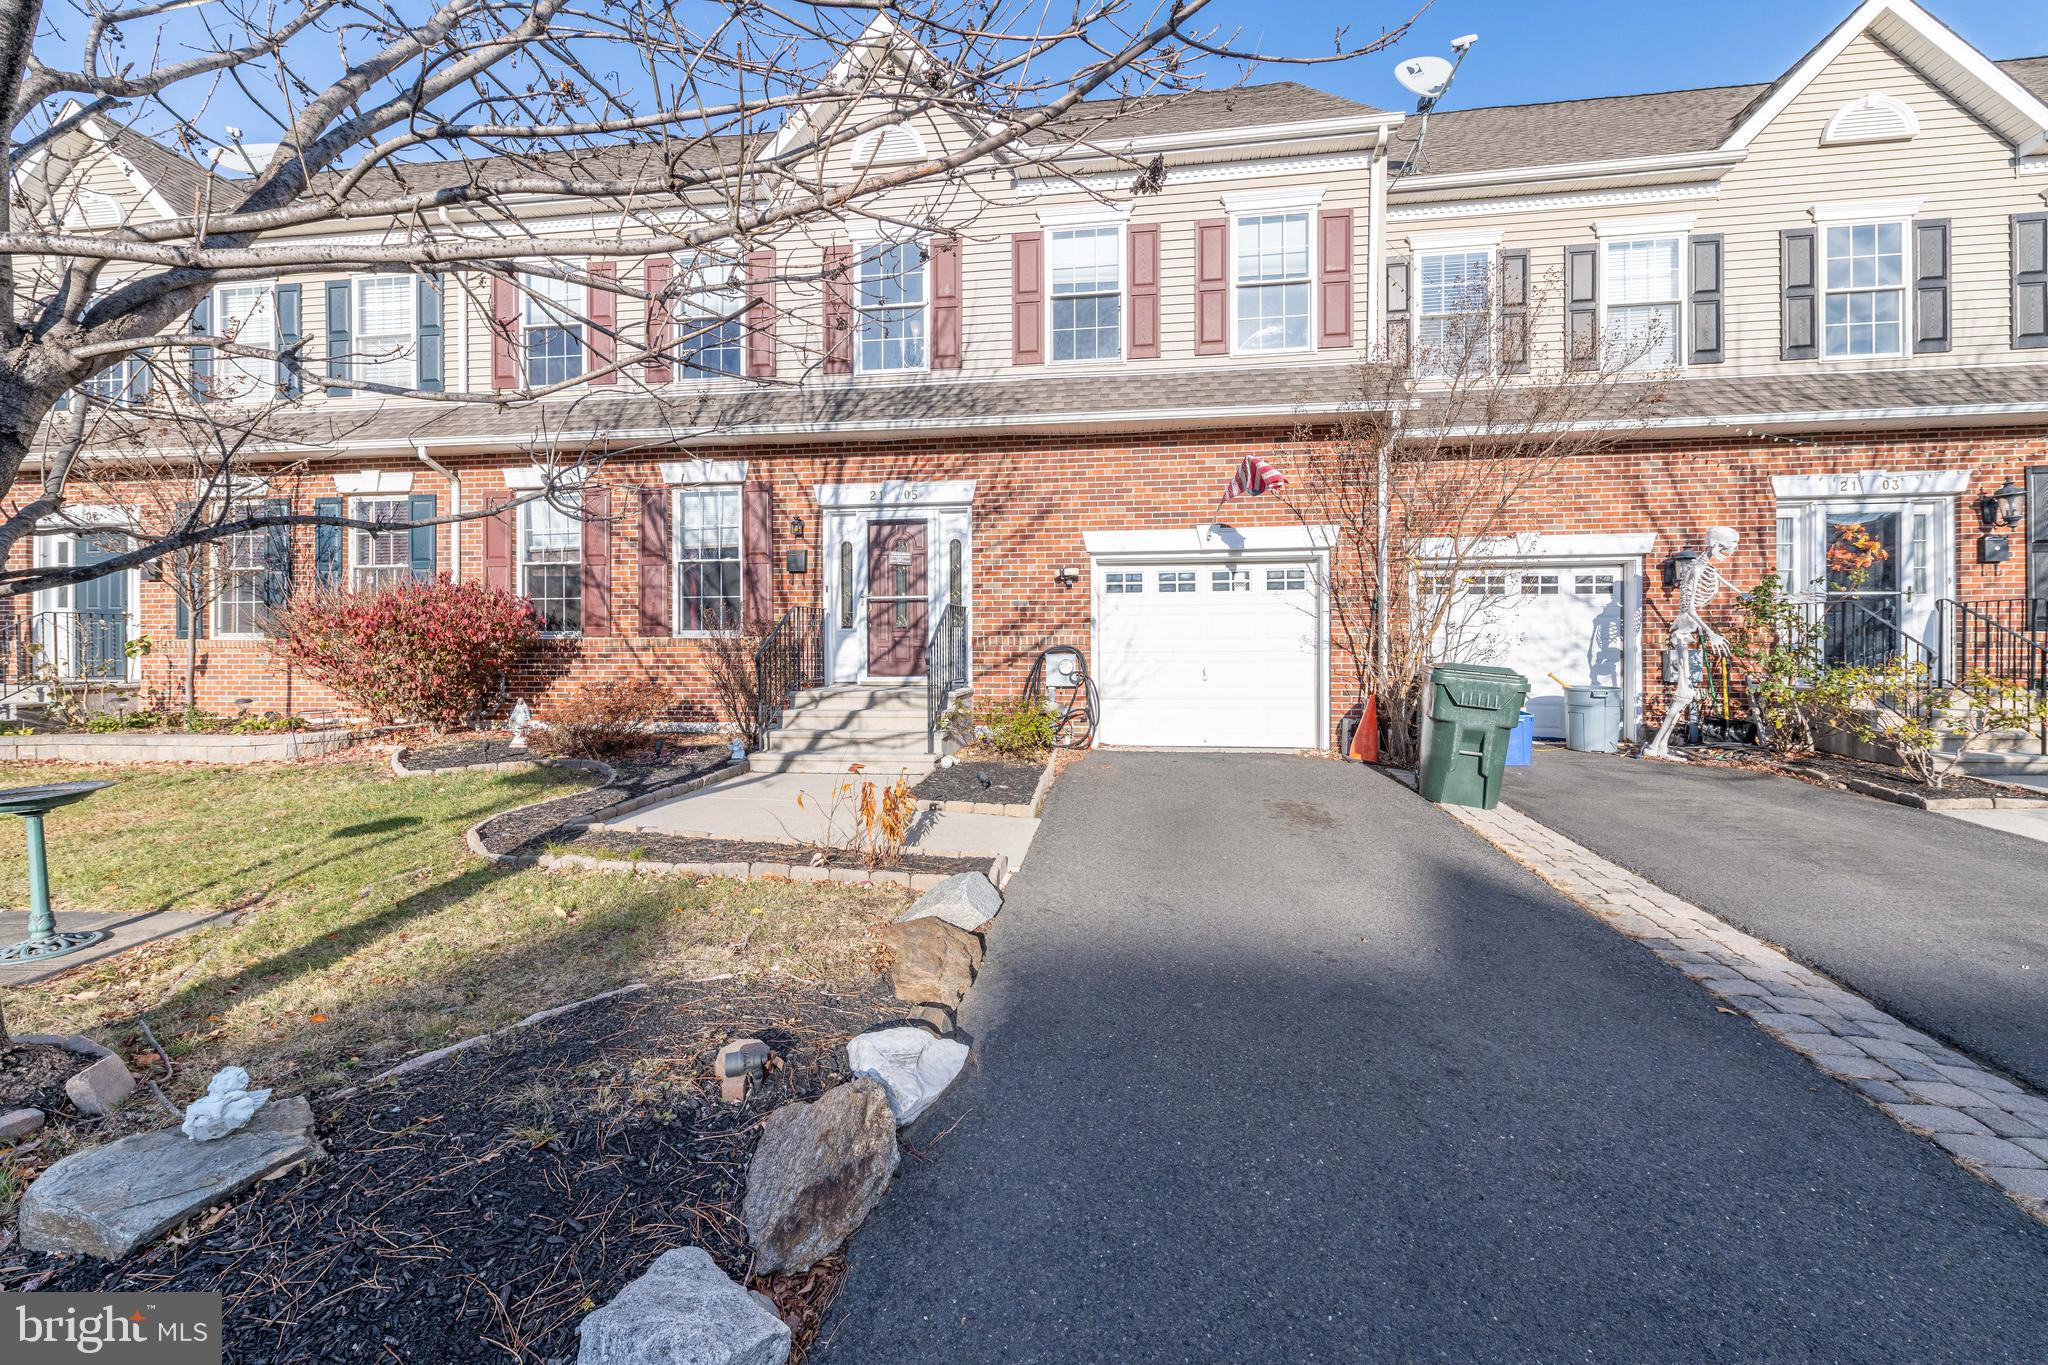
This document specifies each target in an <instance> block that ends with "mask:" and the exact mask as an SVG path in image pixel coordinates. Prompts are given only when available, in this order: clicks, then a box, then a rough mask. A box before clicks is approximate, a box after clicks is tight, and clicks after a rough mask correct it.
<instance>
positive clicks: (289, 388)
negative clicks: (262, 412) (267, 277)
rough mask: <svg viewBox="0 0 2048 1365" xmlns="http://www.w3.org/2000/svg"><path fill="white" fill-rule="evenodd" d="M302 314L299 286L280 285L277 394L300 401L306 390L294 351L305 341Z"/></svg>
mask: <svg viewBox="0 0 2048 1365" xmlns="http://www.w3.org/2000/svg"><path fill="white" fill-rule="evenodd" d="M302 315H303V310H302V309H301V308H300V307H299V286H298V285H296V284H281V285H279V286H278V287H277V391H278V392H279V393H281V394H284V395H285V396H286V397H288V398H297V397H298V396H299V391H300V389H301V388H302V387H303V385H302V384H301V383H300V377H299V356H298V352H297V350H296V349H295V348H296V347H297V346H298V344H299V343H300V342H302V341H304V340H305V339H306V333H305V330H304V325H303V324H302V323H301V321H300V318H301V317H302Z"/></svg>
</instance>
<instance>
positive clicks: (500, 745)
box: [398, 736, 540, 772]
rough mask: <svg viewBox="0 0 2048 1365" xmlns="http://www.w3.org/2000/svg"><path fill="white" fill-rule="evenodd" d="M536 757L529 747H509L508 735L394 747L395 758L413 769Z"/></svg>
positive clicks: (471, 765) (431, 769)
mask: <svg viewBox="0 0 2048 1365" xmlns="http://www.w3.org/2000/svg"><path fill="white" fill-rule="evenodd" d="M539 757H540V755H539V754H536V753H535V752H534V751H533V750H531V749H515V748H513V747H512V740H511V738H510V736H507V737H506V738H503V739H498V738H494V737H488V736H486V737H483V738H478V739H451V740H444V741H442V742H441V743H439V744H422V745H420V746H418V747H417V748H408V749H400V750H399V751H398V761H399V762H400V763H403V764H404V765H405V766H406V767H408V768H411V769H413V770H414V771H416V772H439V771H442V770H444V769H448V768H476V767H483V766H485V765H488V764H493V763H532V762H534V761H535V760H537V759H538V758H539Z"/></svg>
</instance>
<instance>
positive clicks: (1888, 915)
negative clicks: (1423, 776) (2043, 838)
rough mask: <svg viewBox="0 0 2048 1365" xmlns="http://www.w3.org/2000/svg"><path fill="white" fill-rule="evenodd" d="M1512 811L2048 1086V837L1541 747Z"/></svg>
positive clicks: (1756, 781)
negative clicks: (2045, 841)
mask: <svg viewBox="0 0 2048 1365" xmlns="http://www.w3.org/2000/svg"><path fill="white" fill-rule="evenodd" d="M1506 799H1507V802H1508V804H1509V805H1512V806H1514V807H1516V808H1517V809H1519V810H1521V811H1522V812H1523V813H1525V814H1527V815H1530V816H1533V817H1535V818H1536V819H1537V820H1539V821H1541V822H1542V823H1543V824H1546V825H1548V826H1550V828H1552V829H1554V830H1556V831H1557V832H1558V833H1560V834H1563V835H1565V836H1566V837H1567V838H1570V839H1572V840H1574V841H1575V842H1577V843H1580V844H1584V845H1585V846H1586V847H1587V848H1590V849H1592V850H1593V851H1594V852H1595V853H1598V854H1600V855H1601V856H1602V857H1605V858H1606V859H1608V860H1609V861H1610V862H1616V863H1619V864H1621V865H1622V866H1623V867H1626V868H1628V869H1629V870H1630V871H1632V872H1636V873H1639V874H1640V875H1642V876H1644V877H1647V878H1649V879H1650V880H1651V881H1653V882H1656V883H1657V884H1658V885H1659V886H1662V887H1663V888H1664V889H1665V890H1667V891H1670V892H1672V893H1674V894H1676V895H1679V896H1683V897H1684V898H1685V899H1687V900H1689V901H1691V902H1692V903H1693V904H1695V905H1698V906H1700V907H1702V908H1703V909H1707V910H1711V911H1713V912H1714V913H1715V914H1716V915H1719V916H1720V917H1721V918H1723V919H1725V920H1728V921H1729V922H1730V923H1733V924H1736V925H1739V926H1741V927H1742V928H1744V929H1746V930H1748V931H1749V932H1750V933H1752V934H1755V935H1757V936H1758V937H1759V938H1763V939H1767V940H1769V941H1770V942H1772V943H1775V944H1777V945H1778V946H1779V947H1780V948H1783V949H1784V950H1785V951H1786V952H1788V953H1790V954H1792V956H1794V957H1796V958H1798V959H1800V960H1801V961H1802V962H1805V963H1806V964H1807V965H1808V966H1810V967H1812V968H1813V969H1814V970H1816V971H1820V972H1826V973H1827V974H1828V975H1830V976H1832V977H1834V978H1835V979H1836V980H1838V981H1841V982H1842V983H1843V984H1845V985H1847V986H1848V987H1849V988H1850V989H1851V990H1854V991H1856V992H1858V993H1859V994H1861V995H1864V996H1867V997H1868V998H1869V999H1870V1000H1872V1001H1873V1002H1875V1003H1876V1004H1878V1005H1881V1006H1883V1007H1884V1008H1885V1009H1887V1010H1889V1011H1891V1013H1893V1014H1895V1015H1897V1016H1898V1017H1899V1018H1901V1019H1903V1020H1905V1021H1906V1022H1908V1023H1910V1024H1912V1025H1913V1026H1914V1027H1915V1028H1918V1029H1920V1030H1922V1031H1923V1032H1926V1033H1931V1034H1933V1035H1935V1036H1936V1037H1938V1038H1941V1039H1944V1040H1945V1041H1947V1042H1949V1043H1951V1044H1953V1045H1954V1046H1956V1047H1958V1048H1960V1049H1962V1050H1963V1051H1965V1052H1969V1053H1973V1054H1975V1055H1976V1056H1977V1057H1978V1058H1980V1059H1981V1060H1983V1061H1985V1062H1987V1063H1990V1064H1991V1065H1993V1066H1997V1067H2000V1068H2003V1069H2004V1070H2006V1071H2008V1072H2010V1073H2012V1075H2014V1076H2015V1077H2017V1078H2020V1079H2023V1080H2025V1081H2027V1082H2028V1083H2029V1084H2031V1085H2033V1086H2034V1087H2036V1088H2038V1089H2048V847H2044V846H2043V845H2042V844H2040V843H2039V842H2037V841H2035V840H2031V839H2025V838H2022V837H2020V836H2019V835H2016V834H2011V833H2007V832H2005V831H2002V830H1995V829H1984V828H1981V827H1979V826H1976V825H1972V824H1967V823H1965V822H1964V821H1961V820H1953V819H1950V818H1949V817H1948V816H1945V815H1939V814H1935V813H1932V812H1929V811H1923V810H1915V809H1913V808H1912V807H1910V806H1898V805H1893V804H1892V803H1891V802H1888V801H1878V800H1874V799H1872V798H1871V797H1867V796H1858V795H1856V794H1855V793H1853V792H1838V791H1830V790H1828V789H1826V788H1823V787H1815V786H1811V785H1809V784H1807V783H1804V782H1799V781H1795V780H1794V779H1792V778H1788V777H1777V776H1774V775H1771V774H1768V773H1753V772H1742V771H1739V770H1730V769H1727V768H1713V767H1708V766H1706V765H1704V764H1694V765H1676V764H1664V763H1653V762H1644V761H1638V760H1635V759H1628V758H1618V757H1614V756H1611V755H1605V754H1575V753H1568V752H1565V751H1563V750H1541V751H1539V752H1538V753H1537V755H1536V763H1535V766H1533V767H1531V768H1527V769H1517V770H1515V771H1514V772H1513V773H1511V774H1510V775H1509V781H1508V785H1507V788H1506Z"/></svg>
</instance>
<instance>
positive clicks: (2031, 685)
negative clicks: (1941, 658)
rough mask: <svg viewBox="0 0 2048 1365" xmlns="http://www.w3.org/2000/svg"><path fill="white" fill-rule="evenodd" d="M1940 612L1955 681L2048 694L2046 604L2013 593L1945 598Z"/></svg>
mask: <svg viewBox="0 0 2048 1365" xmlns="http://www.w3.org/2000/svg"><path fill="white" fill-rule="evenodd" d="M1939 615H1940V618H1941V621H1942V634H1943V638H1944V639H1946V640H1947V642H1948V648H1949V656H1950V661H1951V665H1952V668H1951V672H1950V674H1949V676H1948V677H1947V679H1946V681H1948V682H1950V683H1951V684H1954V683H1962V682H1967V681H1969V680H1970V679H1972V678H1989V679H1991V680H1993V681H1995V682H2000V683H2005V684H2007V685H2009V686H2013V687H2024V688H2026V689H2027V690H2028V691H2030V692H2032V693H2034V694H2035V695H2036V696H2048V632H2044V630H2043V629H2042V628H2041V627H2042V626H2043V619H2042V609H2041V603H2040V602H2039V601H2037V600H2035V599H2033V598H2027V597H2007V598H1994V599H1980V600H1978V601H1975V602H1961V601H1955V600H1953V599H1947V598H1944V599H1943V600H1942V602H1941V604H1940V608H1939ZM2038 737H2039V739H2040V742H2041V752H2042V753H2044V754H2048V724H2044V725H2043V726H2042V727H2041V729H2040V733H2039V736H2038Z"/></svg>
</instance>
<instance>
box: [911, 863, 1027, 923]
mask: <svg viewBox="0 0 2048 1365" xmlns="http://www.w3.org/2000/svg"><path fill="white" fill-rule="evenodd" d="M1002 908H1003V893H1002V892H1000V891H998V890H996V884H995V883H994V882H992V881H990V880H989V879H988V876H987V874H985V873H981V872H957V873H955V874H954V875H952V876H950V877H948V878H946V880H944V881H942V882H940V883H939V884H938V885H937V886H935V887H933V888H932V889H931V890H929V891H927V892H925V893H924V894H923V895H922V896H919V897H918V898H917V902H916V904H914V905H912V906H911V907H910V908H909V909H908V910H905V911H904V912H903V913H902V914H900V915H898V916H897V917H896V922H897V923H898V924H908V923H909V922H910V921H911V920H914V919H932V918H937V919H942V920H944V921H945V922H946V923H948V924H950V925H952V926H953V927H954V928H955V929H965V930H966V931H967V932H968V933H970V934H973V933H979V932H980V931H981V927H982V926H983V925H984V924H987V923H988V922H989V921H990V920H992V919H994V918H995V917H996V915H997V914H998V913H1000V912H1001V910H1002Z"/></svg>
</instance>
